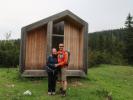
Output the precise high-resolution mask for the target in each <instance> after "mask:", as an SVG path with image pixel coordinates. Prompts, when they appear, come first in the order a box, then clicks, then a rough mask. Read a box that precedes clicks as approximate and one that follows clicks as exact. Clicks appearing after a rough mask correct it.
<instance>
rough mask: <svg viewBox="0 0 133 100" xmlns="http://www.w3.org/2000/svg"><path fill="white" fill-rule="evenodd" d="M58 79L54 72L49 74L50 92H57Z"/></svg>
mask: <svg viewBox="0 0 133 100" xmlns="http://www.w3.org/2000/svg"><path fill="white" fill-rule="evenodd" d="M56 79H57V73H56V72H54V73H53V72H48V92H55V88H56Z"/></svg>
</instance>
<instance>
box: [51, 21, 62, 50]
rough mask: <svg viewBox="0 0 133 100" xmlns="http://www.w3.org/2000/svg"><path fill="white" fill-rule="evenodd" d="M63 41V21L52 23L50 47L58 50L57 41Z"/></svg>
mask: <svg viewBox="0 0 133 100" xmlns="http://www.w3.org/2000/svg"><path fill="white" fill-rule="evenodd" d="M63 42H64V21H61V22H58V23H54V25H53V34H52V48H56V49H57V50H58V48H59V47H58V45H59V43H63Z"/></svg>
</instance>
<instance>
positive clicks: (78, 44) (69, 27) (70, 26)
mask: <svg viewBox="0 0 133 100" xmlns="http://www.w3.org/2000/svg"><path fill="white" fill-rule="evenodd" d="M82 29H83V28H82V27H79V26H78V25H76V24H74V23H71V22H68V21H65V25H64V47H65V49H66V50H70V53H71V54H70V63H69V66H68V69H73V70H78V69H83V60H82V59H83V33H82Z"/></svg>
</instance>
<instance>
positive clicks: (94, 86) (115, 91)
mask: <svg viewBox="0 0 133 100" xmlns="http://www.w3.org/2000/svg"><path fill="white" fill-rule="evenodd" d="M68 84H69V85H68V87H69V88H68V95H67V96H66V97H61V96H60V95H55V96H48V95H47V78H20V77H19V73H18V69H16V68H12V69H9V71H8V69H6V68H0V100H47V99H48V100H108V99H109V98H112V99H113V100H133V95H132V93H133V67H131V66H114V65H100V66H99V67H97V68H91V69H89V70H88V76H87V77H86V78H84V79H83V78H82V79H81V78H69V83H68ZM58 87H59V84H57V88H58ZM26 90H30V91H31V92H32V95H31V96H24V95H23V92H24V91H26Z"/></svg>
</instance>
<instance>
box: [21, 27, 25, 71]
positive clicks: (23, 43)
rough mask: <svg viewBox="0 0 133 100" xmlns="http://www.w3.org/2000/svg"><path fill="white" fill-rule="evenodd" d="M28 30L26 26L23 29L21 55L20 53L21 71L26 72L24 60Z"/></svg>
mask: <svg viewBox="0 0 133 100" xmlns="http://www.w3.org/2000/svg"><path fill="white" fill-rule="evenodd" d="M25 42H26V30H25V28H22V29H21V40H20V55H19V58H20V60H19V71H20V73H23V72H24V67H25V64H24V60H25V52H24V51H25V45H26V43H25Z"/></svg>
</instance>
